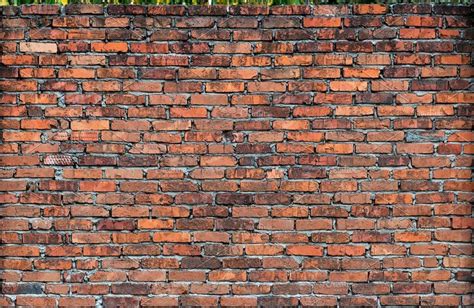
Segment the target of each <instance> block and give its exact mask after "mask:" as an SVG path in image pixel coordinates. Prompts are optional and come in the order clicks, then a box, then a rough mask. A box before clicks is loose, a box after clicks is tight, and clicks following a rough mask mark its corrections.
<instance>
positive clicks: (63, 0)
mask: <svg viewBox="0 0 474 308" xmlns="http://www.w3.org/2000/svg"><path fill="white" fill-rule="evenodd" d="M80 3H89V4H104V5H106V4H143V5H166V4H183V5H208V4H220V5H238V4H241V5H291V4H354V3H388V4H391V3H418V4H422V3H441V4H469V3H471V0H433V1H430V0H428V1H427V0H415V1H410V0H409V1H407V0H388V1H376V0H375V1H374V0H210V1H209V0H0V5H21V4H61V5H66V4H80Z"/></svg>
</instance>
